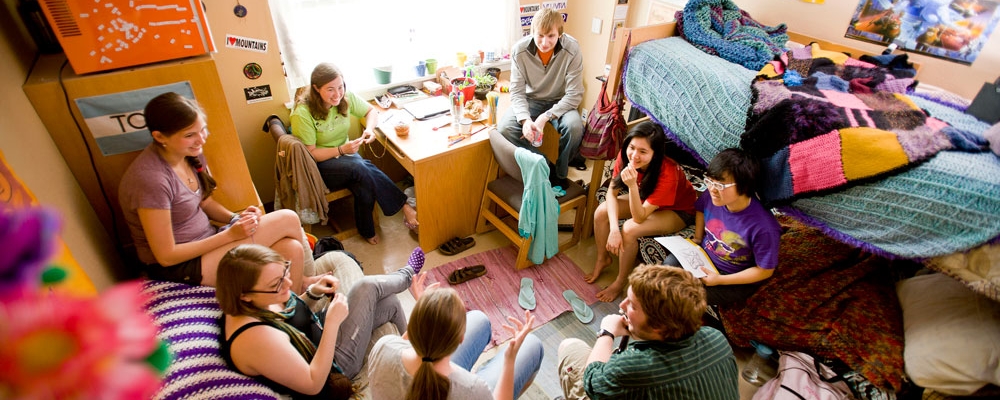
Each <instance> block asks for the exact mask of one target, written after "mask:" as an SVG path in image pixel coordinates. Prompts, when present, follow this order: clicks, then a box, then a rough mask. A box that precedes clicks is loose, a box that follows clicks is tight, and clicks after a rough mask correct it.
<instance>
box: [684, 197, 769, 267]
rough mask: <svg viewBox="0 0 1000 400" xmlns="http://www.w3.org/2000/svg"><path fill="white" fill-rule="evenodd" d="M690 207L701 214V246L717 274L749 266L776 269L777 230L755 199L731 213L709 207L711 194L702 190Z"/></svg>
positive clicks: (714, 206) (765, 210)
mask: <svg viewBox="0 0 1000 400" xmlns="http://www.w3.org/2000/svg"><path fill="white" fill-rule="evenodd" d="M694 206H695V209H697V210H698V211H701V212H702V213H704V214H705V236H704V238H702V241H701V247H702V248H704V249H705V252H706V253H708V257H709V258H711V259H712V262H713V263H714V264H715V268H716V269H718V270H719V273H720V274H723V275H728V274H734V273H737V272H740V271H742V270H745V269H747V268H750V267H753V266H758V267H761V268H763V269H774V267H776V266H778V244H779V241H780V238H781V227H780V226H779V225H778V221H777V220H775V219H774V214H771V211H769V210H767V209H766V208H764V206H763V205H761V204H760V202H759V201H757V199H756V198H752V197H751V198H750V205H749V206H748V207H747V208H745V209H743V210H740V211H739V212H735V213H734V212H730V211H729V209H727V208H726V207H718V206H716V205H715V204H712V195H711V194H710V193H709V192H708V191H707V190H706V191H705V192H704V193H702V195H701V197H699V198H698V201H697V202H695V205H694Z"/></svg>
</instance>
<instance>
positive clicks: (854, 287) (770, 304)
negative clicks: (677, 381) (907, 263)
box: [721, 217, 904, 393]
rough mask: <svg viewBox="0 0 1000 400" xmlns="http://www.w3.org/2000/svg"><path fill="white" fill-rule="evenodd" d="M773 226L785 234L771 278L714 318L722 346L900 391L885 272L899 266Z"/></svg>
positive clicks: (894, 302)
mask: <svg viewBox="0 0 1000 400" xmlns="http://www.w3.org/2000/svg"><path fill="white" fill-rule="evenodd" d="M778 220H779V222H781V225H782V228H784V230H785V232H784V233H783V234H782V235H781V249H780V250H779V251H780V255H779V256H778V259H779V260H780V263H779V264H778V267H777V268H775V270H774V276H772V277H771V278H770V279H767V280H766V281H765V283H764V285H763V286H761V287H760V289H758V290H757V292H756V293H754V294H753V296H751V297H750V298H749V299H747V301H746V302H745V303H743V304H734V305H732V306H728V307H724V308H722V310H721V311H722V312H721V314H722V322H723V325H724V326H725V328H726V332H727V334H728V337H729V339H730V340H731V341H732V342H733V344H734V345H736V346H742V347H749V345H750V343H749V342H750V341H751V340H754V341H757V342H762V343H764V344H767V345H769V346H774V347H775V348H777V349H780V350H792V351H803V352H806V353H810V354H814V355H818V356H822V357H826V358H833V359H837V360H840V361H843V362H844V363H845V364H847V366H848V367H850V368H851V369H853V370H855V371H857V372H858V373H860V374H861V375H862V376H864V377H865V378H867V379H868V381H870V382H871V383H872V384H874V385H875V386H878V387H880V388H883V389H888V391H889V392H890V393H893V392H896V391H898V390H899V389H901V388H902V381H903V375H904V370H903V315H902V310H901V309H900V307H899V300H898V299H897V298H896V290H895V288H894V286H893V277H892V274H891V272H893V271H894V270H895V271H899V270H901V269H902V266H897V265H895V264H894V263H893V262H891V261H889V260H887V259H885V258H882V257H877V256H873V255H871V254H867V253H864V252H860V251H857V250H854V249H851V248H850V247H849V246H847V245H846V244H844V243H840V242H837V241H835V240H832V239H831V238H829V237H827V236H825V235H823V234H822V233H821V232H819V230H817V229H814V228H810V227H807V226H804V225H802V224H798V223H795V222H794V221H792V220H791V219H790V218H781V217H779V219H778Z"/></svg>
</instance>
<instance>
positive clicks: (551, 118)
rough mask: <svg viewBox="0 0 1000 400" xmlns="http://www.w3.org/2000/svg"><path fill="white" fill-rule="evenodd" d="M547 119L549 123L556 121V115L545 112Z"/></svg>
mask: <svg viewBox="0 0 1000 400" xmlns="http://www.w3.org/2000/svg"><path fill="white" fill-rule="evenodd" d="M545 119H548V120H549V121H551V120H554V119H556V115H555V114H553V113H552V111H546V112H545Z"/></svg>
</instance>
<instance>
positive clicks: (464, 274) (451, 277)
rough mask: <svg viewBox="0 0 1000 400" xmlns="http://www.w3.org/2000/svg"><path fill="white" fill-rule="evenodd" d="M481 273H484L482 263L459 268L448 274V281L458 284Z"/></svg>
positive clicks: (481, 274) (484, 267)
mask: <svg viewBox="0 0 1000 400" xmlns="http://www.w3.org/2000/svg"><path fill="white" fill-rule="evenodd" d="M483 275H486V266H485V265H482V264H479V265H473V266H471V267H465V268H459V269H456V270H454V271H452V272H451V273H450V274H448V283H450V284H452V285H458V284H460V283H464V282H467V281H469V280H470V279H473V278H478V277H480V276H483Z"/></svg>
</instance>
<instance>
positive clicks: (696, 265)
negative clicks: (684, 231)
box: [653, 236, 715, 278]
mask: <svg viewBox="0 0 1000 400" xmlns="http://www.w3.org/2000/svg"><path fill="white" fill-rule="evenodd" d="M653 240H656V241H657V242H658V243H660V244H662V245H663V247H666V248H667V251H669V252H670V254H673V255H674V257H677V260H678V261H680V263H681V267H682V268H684V269H686V270H688V271H690V272H691V275H694V277H695V278H702V277H705V276H706V274H705V272H704V271H702V270H701V267H706V268H710V269H713V270H715V265H714V264H712V260H711V259H709V258H708V254H706V253H705V250H704V249H702V248H701V246H699V245H697V244H695V243H694V242H692V241H691V240H688V239H685V238H683V237H681V236H661V237H657V238H653Z"/></svg>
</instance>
